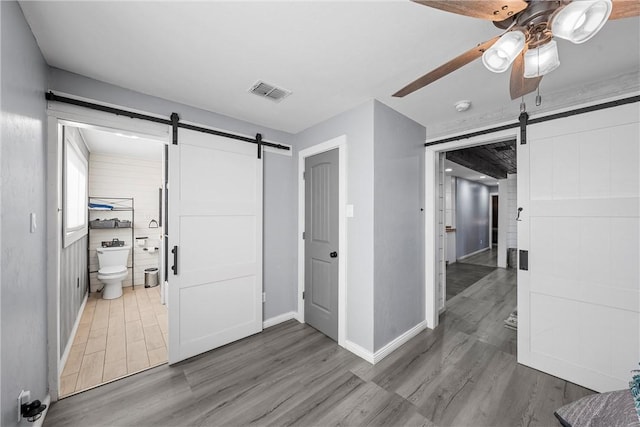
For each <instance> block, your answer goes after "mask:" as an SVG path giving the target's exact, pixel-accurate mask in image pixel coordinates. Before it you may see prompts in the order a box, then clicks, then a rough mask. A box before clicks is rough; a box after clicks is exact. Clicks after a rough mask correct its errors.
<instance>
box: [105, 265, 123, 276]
mask: <svg viewBox="0 0 640 427" xmlns="http://www.w3.org/2000/svg"><path fill="white" fill-rule="evenodd" d="M126 272H127V267H125V266H124V265H112V266H109V267H102V268H101V269H100V270H98V274H100V275H102V276H117V275H119V274H122V273H126Z"/></svg>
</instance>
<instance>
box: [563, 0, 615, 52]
mask: <svg viewBox="0 0 640 427" xmlns="http://www.w3.org/2000/svg"><path fill="white" fill-rule="evenodd" d="M609 15H611V0H574V1H573V2H571V3H569V4H568V5H567V6H565V7H564V8H562V9H560V11H558V13H557V14H556V15H555V16H554V17H553V18H552V20H551V31H552V32H553V35H554V37H560V38H561V39H565V40H569V41H570V42H572V43H576V44H579V43H584V42H586V41H587V40H589V39H590V38H591V37H593V36H595V35H596V33H597V32H598V31H600V29H601V28H602V26H603V25H604V23H605V22H607V19H609Z"/></svg>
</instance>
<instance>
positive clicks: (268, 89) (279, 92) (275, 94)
mask: <svg viewBox="0 0 640 427" xmlns="http://www.w3.org/2000/svg"><path fill="white" fill-rule="evenodd" d="M249 92H251V93H253V94H254V95H258V96H259V97H261V98H267V99H270V100H272V101H274V102H280V101H282V100H283V99H285V98H286V97H287V96H289V95H291V91H290V90H287V89H283V88H281V87H277V86H274V85H272V84H269V83H265V82H263V81H262V80H258V81H257V82H255V83H254V84H253V86H251V87H250V88H249Z"/></svg>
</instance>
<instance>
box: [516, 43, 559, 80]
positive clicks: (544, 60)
mask: <svg viewBox="0 0 640 427" xmlns="http://www.w3.org/2000/svg"><path fill="white" fill-rule="evenodd" d="M559 65H560V58H558V45H557V44H556V41H555V40H551V41H550V42H549V43H546V44H544V45H542V46H540V47H538V48H536V49H529V50H528V51H527V52H526V53H525V54H524V77H525V78H526V79H531V78H534V77H539V76H544V75H545V74H547V73H550V72H551V71H553V70H555V69H556V68H558V66H559Z"/></svg>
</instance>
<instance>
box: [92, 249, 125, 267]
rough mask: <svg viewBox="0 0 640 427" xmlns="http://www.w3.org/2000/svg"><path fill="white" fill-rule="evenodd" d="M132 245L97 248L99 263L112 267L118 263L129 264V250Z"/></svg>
mask: <svg viewBox="0 0 640 427" xmlns="http://www.w3.org/2000/svg"><path fill="white" fill-rule="evenodd" d="M130 249H131V246H119V247H113V248H97V249H96V252H97V253H98V265H100V268H102V267H112V266H118V265H127V259H128V258H129V250H130Z"/></svg>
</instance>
